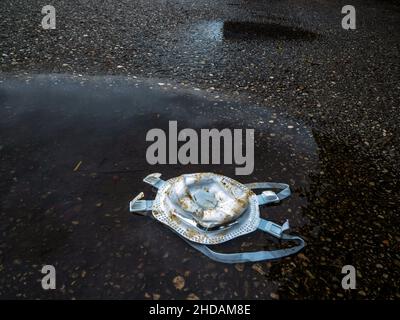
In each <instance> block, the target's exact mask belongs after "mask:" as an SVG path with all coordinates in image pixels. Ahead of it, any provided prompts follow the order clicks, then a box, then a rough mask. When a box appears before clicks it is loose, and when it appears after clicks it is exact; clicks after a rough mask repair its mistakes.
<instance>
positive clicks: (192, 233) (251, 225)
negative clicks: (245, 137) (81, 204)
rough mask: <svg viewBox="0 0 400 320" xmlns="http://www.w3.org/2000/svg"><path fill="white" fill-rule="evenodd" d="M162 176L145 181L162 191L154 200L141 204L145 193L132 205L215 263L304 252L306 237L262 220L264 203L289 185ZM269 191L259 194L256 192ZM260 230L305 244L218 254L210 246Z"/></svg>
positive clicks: (204, 175) (284, 193)
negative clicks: (267, 249) (276, 248)
mask: <svg viewBox="0 0 400 320" xmlns="http://www.w3.org/2000/svg"><path fill="white" fill-rule="evenodd" d="M160 176H161V174H158V173H156V174H151V175H149V176H147V177H146V178H145V179H144V181H145V182H147V183H149V184H151V185H152V186H154V187H155V188H157V189H158V192H157V195H156V198H155V199H154V200H140V199H141V198H142V197H143V193H140V194H139V195H138V196H137V197H136V198H135V199H133V200H132V201H131V202H130V211H131V212H145V211H151V212H152V217H153V218H155V219H156V220H158V221H160V222H161V223H163V224H165V225H167V226H168V227H169V228H170V229H172V230H173V231H174V232H175V233H177V234H178V235H180V236H181V237H182V238H183V239H185V240H186V241H187V242H188V243H189V244H190V245H191V246H192V247H194V248H195V249H197V250H199V251H200V252H202V253H204V254H205V255H207V256H208V257H210V258H211V259H213V260H216V261H220V262H225V263H238V262H247V261H261V260H271V259H278V258H281V257H284V256H288V255H291V254H293V253H296V252H298V251H299V250H301V249H302V248H303V247H304V241H303V239H301V238H299V237H296V236H291V235H288V234H286V233H284V231H285V230H287V229H288V228H289V224H288V221H286V223H285V224H283V225H282V226H280V225H278V224H276V223H273V222H271V221H268V220H265V219H262V218H260V210H259V206H260V205H265V204H268V203H277V202H279V201H281V200H283V199H284V198H286V197H288V196H289V195H290V189H289V186H288V185H286V184H282V183H273V182H265V183H252V184H247V185H243V184H241V183H239V182H237V181H235V180H233V179H231V178H229V177H225V176H222V175H218V174H214V173H195V174H184V175H181V176H179V177H176V178H172V179H169V180H167V181H164V180H162V179H160ZM265 188H269V189H280V192H279V193H275V192H273V191H270V190H267V191H264V192H262V193H261V194H259V195H256V194H255V193H254V191H253V189H265ZM255 230H261V231H264V232H267V233H269V234H271V235H273V236H274V237H277V238H280V239H283V240H293V241H296V242H299V245H297V246H295V247H291V248H288V249H280V250H272V251H258V252H241V253H228V254H227V253H218V252H215V251H212V250H211V249H210V248H209V247H207V245H210V244H211V245H212V244H218V243H223V242H226V241H228V240H232V239H234V238H236V237H238V236H241V235H244V234H248V233H250V232H253V231H255Z"/></svg>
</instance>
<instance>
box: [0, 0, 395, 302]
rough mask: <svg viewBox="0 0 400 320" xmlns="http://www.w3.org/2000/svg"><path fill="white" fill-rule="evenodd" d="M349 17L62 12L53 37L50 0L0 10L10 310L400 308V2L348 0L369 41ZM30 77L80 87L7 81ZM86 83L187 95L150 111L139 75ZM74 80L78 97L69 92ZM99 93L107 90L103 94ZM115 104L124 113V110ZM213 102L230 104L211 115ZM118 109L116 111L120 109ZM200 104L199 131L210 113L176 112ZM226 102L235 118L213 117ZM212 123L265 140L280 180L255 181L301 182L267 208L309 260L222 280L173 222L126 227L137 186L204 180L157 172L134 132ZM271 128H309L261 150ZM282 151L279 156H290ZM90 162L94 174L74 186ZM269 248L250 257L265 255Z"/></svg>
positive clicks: (117, 6) (68, 4)
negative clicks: (181, 301)
mask: <svg viewBox="0 0 400 320" xmlns="http://www.w3.org/2000/svg"><path fill="white" fill-rule="evenodd" d="M78 3H79V4H80V5H79V6H78ZM82 3H83V4H82ZM344 4H347V3H344V2H342V1H336V2H335V1H329V2H328V1H312V2H310V1H268V2H266V1H218V2H215V1H196V2H191V1H152V2H151V3H148V2H147V1H127V0H126V1H120V2H118V3H113V2H112V1H103V2H102V3H101V5H100V4H98V2H97V1H84V2H82V1H79V2H78V1H54V3H53V5H54V6H55V7H56V9H57V29H56V30H51V31H46V30H42V29H41V28H40V20H41V15H40V8H41V6H42V3H40V1H29V4H26V1H13V2H12V4H11V3H10V1H3V2H1V4H0V18H1V19H0V52H1V57H0V68H1V69H0V70H1V71H2V72H3V76H2V78H3V82H2V83H1V90H2V91H1V97H0V103H1V111H0V112H1V136H2V141H1V146H2V147H1V148H2V149H1V163H2V166H1V170H2V182H1V194H2V195H1V197H2V211H1V219H2V224H1V228H2V230H1V265H0V272H1V277H0V294H1V297H3V298H12V297H21V298H24V297H25V298H36V297H40V298H48V297H49V298H52V297H53V298H72V297H75V298H90V297H101V298H149V299H156V298H161V299H163V298H164V299H170V298H187V297H188V296H189V295H190V294H193V295H190V297H199V298H204V299H212V298H225V299H228V298H229V299H231V298H281V299H282V298H297V299H300V298H336V299H346V298H361V299H365V298H397V299H398V298H400V293H399V290H398V287H399V278H400V277H399V266H400V257H399V251H400V250H399V241H400V238H399V227H398V225H399V218H398V212H397V211H398V208H397V206H398V202H399V201H398V198H399V195H398V184H399V183H398V179H399V166H398V164H399V148H398V145H399V130H398V120H399V116H398V112H397V108H398V104H399V89H400V87H399V74H400V72H399V25H400V24H399V22H400V21H399V20H400V15H399V6H398V5H397V4H396V3H395V2H392V1H354V2H353V3H352V4H353V5H354V6H355V7H356V9H357V30H355V31H351V32H348V31H344V30H342V29H341V25H340V19H341V14H340V10H341V7H342V6H343V5H344ZM78 7H79V8H78ZM271 30H272V31H271ZM23 72H28V73H42V74H43V73H63V74H64V73H68V74H75V75H77V78H78V80H76V79H75V80H68V78H65V79H64V80H63V78H61V80H60V81H61V85H60V86H61V88H62V90H60V89H56V88H52V87H50V88H48V89H46V85H42V88H41V89H40V85H39V84H35V83H36V82H35V81H33V84H31V86H28V87H26V84H25V79H24V78H23V77H22V79H21V82H19V81H17V80H10V77H11V78H13V74H21V73H23ZM78 74H83V75H84V76H83V77H85V76H87V75H123V76H129V77H131V78H132V77H133V76H136V77H139V78H140V79H154V78H157V79H160V78H161V79H162V80H146V81H149V82H148V83H147V82H146V81H145V82H146V83H147V84H146V85H147V86H152V87H154V88H153V89H152V90H155V91H156V92H159V91H160V90H159V88H157V89H155V88H156V83H157V82H159V81H161V82H164V83H171V84H172V85H171V86H167V87H168V88H167V89H166V90H165V91H166V92H170V91H172V92H175V91H174V90H176V92H178V93H176V94H177V95H178V98H175V99H173V98H172V99H171V98H168V97H164V94H166V95H167V96H168V95H169V94H171V93H166V92H164V91H163V90H164V89H162V90H161V92H159V93H157V94H155V95H154V99H155V104H154V106H153V108H154V109H153V108H150V109H149V108H144V106H145V105H147V103H148V101H147V99H148V97H152V96H153V94H154V91H152V94H148V95H146V96H145V97H146V98H143V97H142V94H143V92H146V90H147V89H144V88H142V87H141V90H139V91H137V90H136V89H132V92H130V91H131V90H129V89H128V88H129V86H133V87H135V81H139V80H138V79H136V80H135V79H133V80H129V81H132V83H130V84H128V83H126V81H128V80H123V78H122V79H120V80H118V79H119V78H111V79H112V80H109V81H111V82H113V81H117V83H118V85H117V86H116V87H117V88H118V87H121V89H120V91H118V89H116V88H115V87H114V89H107V90H105V89H104V88H105V87H107V86H108V84H107V83H104V81H106V80H104V79H97V80H96V79H91V78H87V79H88V80H87V81H83V80H79V78H82V77H79V76H78ZM38 81H39V80H38ZM40 81H43V82H44V83H46V81H48V80H46V79H42V80H40ZM40 81H39V82H40ZM64 81H65V83H69V82H68V81H72V82H73V84H70V85H69V86H66V88H64V85H63V83H64ZM96 81H98V82H96ZM118 81H121V82H122V83H119V82H118ZM129 81H128V82H129ZM80 82H83V84H82V85H81V86H83V87H80V85H78V84H77V83H80ZM87 82H88V83H87ZM31 83H32V82H31ZM96 83H98V85H99V86H100V88H101V89H100V90H98V89H97V91H96V90H95V89H93V87H96ZM35 86H37V87H35ZM173 86H176V87H177V89H173ZM32 88H36V90H37V91H35V90H34V91H33V92H31V91H30V90H33V89H32ZM183 88H187V90H189V91H190V89H191V88H199V89H201V91H200V92H201V94H200V93H199V92H198V91H195V93H194V94H195V95H194V96H192V95H191V94H190V93H189V92H187V91H185V90H184V89H183ZM40 90H45V91H46V90H48V91H49V93H47V91H46V94H45V93H44V91H40ZM68 90H71V91H70V92H69V94H68ZM149 90H150V89H149ZM60 91H61V92H60ZM37 92H42V94H41V95H40V96H37ZM91 92H92V93H91ZM93 92H94V93H93ZM23 93H26V95H24V94H23ZM121 94H124V95H125V94H126V100H123V99H121V100H118V99H119V98H117V102H114V101H115V99H114V98H112V97H120V96H121ZM199 94H200V95H201V96H200V97H198V96H197V95H199ZM47 95H49V97H48V101H47V102H46V101H43V100H45V99H44V97H45V96H47ZM202 95H204V96H205V97H203V96H202ZM138 96H139V97H142V98H138ZM74 97H81V98H80V99H76V98H74ZM99 97H102V99H99ZM216 97H217V98H216ZM10 99H11V100H10ZM74 99H76V100H74ZM135 99H138V101H136V100H135ZM152 99H153V98H152ZM169 99H171V100H169ZM132 100H133V101H136V102H135V105H142V108H144V110H143V115H141V117H143V118H142V119H143V121H138V120H137V119H136V117H137V116H138V115H137V113H136V112H133V111H132V110H131V109H130V108H129V106H130V105H132ZM165 100H166V101H165ZM214 100H217V101H218V100H222V101H220V102H219V103H218V105H217V106H214ZM107 101H109V103H105V102H107ZM150 101H152V100H150ZM160 101H163V102H162V103H159V102H160ZM211 101H213V102H211ZM35 102H36V103H35ZM110 103H115V110H120V112H117V111H115V110H114V109H113V110H109V109H108V106H109V105H110ZM54 105H57V106H58V107H57V108H58V109H56V110H57V111H54V110H53V109H52V108H50V106H52V107H53V106H54ZM165 105H169V106H170V109H168V110H169V111H168V112H166V111H164V112H163V111H162V110H166V109H165V108H164V106H165ZM175 105H176V107H175ZM27 106H28V107H27ZM188 106H189V108H190V110H192V112H193V114H195V115H196V117H200V118H201V116H200V115H198V114H201V113H202V112H203V113H204V111H202V109H203V108H204V110H209V111H208V113H207V114H206V115H205V116H204V115H203V118H202V119H203V121H204V122H199V123H197V122H195V121H193V120H192V117H190V116H188V115H185V113H184V112H180V111H182V110H183V108H184V107H185V108H188ZM196 106H197V107H196ZM200 106H201V107H200ZM228 106H229V107H230V106H232V107H233V108H235V112H234V113H229V112H220V110H218V109H217V108H219V107H221V108H229V107H228ZM211 107H212V109H209V108H211ZM214 107H215V108H214ZM25 108H28V110H25ZM93 108H95V110H93ZM139 109H140V108H139ZM216 109H217V110H216ZM222 110H225V109H222ZM249 110H251V112H249ZM114 111H115V112H114ZM157 114H158V115H159V118H158V117H157ZM210 114H213V115H214V114H215V119H216V120H215V121H217V124H218V122H219V124H220V125H221V126H227V127H234V126H236V125H240V126H242V125H249V126H254V127H255V128H258V130H259V132H260V133H262V132H265V135H262V136H259V137H258V139H256V144H257V145H258V147H257V148H258V150H259V151H261V152H257V153H256V157H258V159H256V163H268V164H269V165H270V166H271V167H270V168H271V169H272V170H271V171H270V170H268V167H267V168H265V167H264V166H263V167H260V166H257V169H256V171H255V173H254V175H253V176H252V177H247V178H246V179H249V181H252V180H253V179H252V178H253V177H257V178H258V179H260V180H262V179H267V178H271V179H274V180H286V181H289V182H290V183H291V184H292V185H294V188H295V195H294V197H293V199H292V200H290V201H288V202H287V203H285V204H284V205H283V207H280V208H279V207H277V208H275V207H274V208H272V209H271V210H274V212H276V216H275V217H276V219H277V220H278V221H281V220H280V219H283V218H284V217H285V216H286V215H285V214H284V213H286V212H288V213H290V216H289V218H291V219H292V220H294V221H293V227H294V231H295V232H298V233H299V234H301V235H302V236H304V237H305V238H306V240H307V243H308V246H307V248H306V249H305V250H304V252H303V253H302V254H301V255H298V256H296V257H293V258H290V259H285V260H284V261H281V262H279V263H277V262H274V263H261V264H260V265H256V266H252V265H251V264H250V265H246V266H224V265H220V264H216V263H213V262H211V261H208V260H207V259H206V258H204V257H201V256H200V255H199V254H198V253H195V252H193V251H192V250H191V249H189V248H187V246H186V245H185V244H184V243H182V242H181V241H179V239H176V237H175V236H174V235H173V234H170V233H169V232H168V230H166V229H165V228H163V227H162V226H160V225H156V224H154V223H152V222H149V221H145V220H143V219H141V218H138V217H132V216H130V215H129V214H127V213H126V210H125V209H126V208H124V204H125V203H126V202H127V201H128V200H129V199H130V197H131V196H132V195H134V194H135V193H136V191H140V190H142V188H145V190H147V192H146V194H151V192H150V190H149V189H146V187H145V186H142V184H139V183H138V181H140V180H141V178H142V177H143V176H145V175H147V173H148V170H149V169H151V171H161V172H164V171H165V172H167V173H166V174H165V175H166V176H168V177H169V176H175V175H177V174H179V173H182V172H193V168H188V167H184V168H182V167H179V166H178V167H174V168H171V167H168V168H166V169H165V170H164V169H162V168H161V169H157V168H154V170H153V168H149V166H148V165H147V164H146V163H145V162H144V161H143V160H144V159H143V158H140V157H141V156H143V154H144V153H143V150H144V145H143V144H142V143H144V139H137V137H138V134H139V133H140V132H143V130H146V128H148V127H154V125H155V124H158V123H159V124H160V126H163V125H165V122H166V121H167V120H168V119H173V120H175V119H178V118H179V119H182V122H183V123H184V124H185V125H186V126H190V127H194V128H199V127H201V126H205V127H211V124H212V123H213V121H210V119H211V120H212V119H214V116H213V117H210V116H209V115H210ZM273 114H275V116H276V117H277V118H278V119H279V122H280V123H284V124H286V123H291V121H292V122H293V123H298V124H301V128H302V129H301V130H300V129H299V131H296V133H290V131H289V136H291V137H292V139H293V144H292V147H290V146H286V147H283V148H282V149H281V146H285V140H284V139H281V138H280V135H279V134H278V135H277V136H278V138H279V139H278V138H274V139H269V140H268V139H267V140H265V139H266V138H265V137H268V134H270V133H271V131H270V130H273V129H272V128H271V126H270V124H269V122H268V120H269V119H270V118H271V117H272V115H273ZM207 115H208V116H207ZM236 115H237V116H236ZM239 115H240V116H239ZM154 117H155V118H156V119H154ZM110 118H111V119H114V120H115V122H113V121H109V119H110ZM157 119H158V120H157ZM130 121H132V123H133V124H135V125H134V126H131V122H130ZM150 123H151V124H150ZM200 125H201V126H200ZM282 128H285V126H282ZM286 128H287V126H286ZM286 131H287V129H285V130H284V134H283V136H285V134H287V132H286ZM256 132H257V129H256ZM308 132H311V133H312V135H311V136H310V134H308ZM28 137H29V138H28ZM263 137H264V138H263ZM132 140H135V141H136V140H138V141H140V142H139V144H138V145H137V144H136V142H135V143H132V142H131V141H132ZM286 143H287V141H286ZM270 148H272V150H275V151H276V150H281V152H280V153H279V154H278V155H279V156H278V157H276V156H275V153H274V152H272V153H270V151H269V150H270ZM291 148H292V149H291ZM285 150H286V151H287V152H285ZM292 154H293V155H292ZM304 157H306V159H304ZM103 159H104V160H103ZM276 160H281V161H276ZM78 161H82V171H79V172H78V173H77V172H73V171H72V169H73V167H74V165H75V164H76V162H78ZM115 166H116V167H117V168H121V167H122V168H123V169H122V170H120V169H115ZM282 166H283V167H285V170H283V169H282ZM127 168H128V169H127ZM132 168H134V169H132ZM196 169H197V168H196ZM199 169H200V168H199ZM210 169H212V170H221V171H220V172H222V173H224V174H227V175H232V172H233V171H232V168H231V167H230V168H226V167H218V168H210ZM83 170H87V171H83ZM115 170H116V171H117V172H115ZM136 170H143V172H142V171H136ZM100 171H104V172H103V173H102V172H100ZM271 172H272V173H271ZM244 182H248V181H244ZM48 192H50V193H48ZM285 206H286V207H285ZM299 207H301V208H299ZM288 209H291V212H289V211H288ZM281 210H282V211H281ZM271 214H272V213H271ZM296 217H297V218H296ZM296 219H297V221H296ZM150 228H151V229H150ZM148 229H150V230H151V231H149V230H148ZM149 234H150V235H151V237H149ZM257 237H258V236H257V235H255V236H254V237H251V238H248V239H247V238H246V239H245V244H246V245H248V246H250V247H252V248H255V247H254V246H257V245H259V244H264V243H265V239H264V238H263V237H261V238H260V237H259V238H257ZM161 241H162V242H161ZM160 243H162V245H161V246H160ZM177 254H182V255H181V258H180V259H177V258H176V255H177ZM162 257H163V258H162ZM161 258H162V260H161ZM43 259H44V260H46V261H47V260H52V261H55V262H54V264H55V265H56V266H57V267H59V268H60V269H61V270H62V271H61V272H59V277H60V283H62V285H61V287H60V290H57V291H56V292H51V293H48V292H43V291H42V290H41V289H40V288H39V286H38V282H37V281H38V279H40V274H39V270H40V265H41V264H42V263H43V261H42V260H43ZM160 260H161V261H162V263H161V262H160ZM199 261H202V263H201V264H200V263H199ZM46 263H49V262H46ZM345 264H353V265H354V266H355V267H356V268H357V271H358V272H357V275H358V277H357V289H356V290H353V291H350V292H349V291H344V290H343V289H342V288H341V284H340V283H341V277H342V275H341V274H340V270H341V267H342V266H343V265H345ZM177 275H181V276H182V277H184V279H185V287H184V289H182V290H177V289H176V288H175V287H174V284H173V282H172V280H173V279H174V277H176V276H177Z"/></svg>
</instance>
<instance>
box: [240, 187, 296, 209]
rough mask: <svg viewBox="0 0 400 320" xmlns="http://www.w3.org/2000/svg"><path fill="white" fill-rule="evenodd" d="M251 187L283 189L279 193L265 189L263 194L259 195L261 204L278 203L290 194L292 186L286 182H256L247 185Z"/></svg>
mask: <svg viewBox="0 0 400 320" xmlns="http://www.w3.org/2000/svg"><path fill="white" fill-rule="evenodd" d="M245 186H246V187H247V188H249V189H281V191H279V192H278V193H275V192H273V191H264V192H263V193H262V194H259V195H257V201H258V204H259V205H263V204H267V203H277V202H279V201H281V200H283V199H285V198H287V197H289V196H290V194H291V192H290V188H289V185H287V184H286V183H277V182H254V183H248V184H246V185H245Z"/></svg>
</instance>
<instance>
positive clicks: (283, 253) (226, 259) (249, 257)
mask: <svg viewBox="0 0 400 320" xmlns="http://www.w3.org/2000/svg"><path fill="white" fill-rule="evenodd" d="M276 226H278V225H277V224H275V223H273V222H270V221H267V220H264V219H261V221H260V224H259V225H258V229H259V230H262V231H264V232H267V233H270V234H272V235H273V236H275V237H278V238H279V239H282V240H288V241H290V240H292V241H296V242H298V243H299V244H298V245H297V246H295V247H291V248H287V249H279V250H271V251H255V252H240V253H219V252H215V251H213V250H211V249H210V248H209V247H207V246H206V245H204V244H199V243H195V242H192V241H189V240H187V239H185V238H183V237H182V238H183V239H184V240H185V241H186V242H187V243H188V244H189V245H191V246H192V247H193V248H195V249H196V250H198V251H200V252H201V253H203V254H204V255H206V256H207V257H209V258H210V259H212V260H215V261H218V262H223V263H242V262H256V261H265V260H276V259H280V258H283V257H287V256H289V255H292V254H295V253H297V252H299V251H300V250H301V249H303V248H304V245H305V243H304V240H303V239H302V238H300V237H296V236H291V235H288V234H284V233H282V232H280V233H279V232H277V231H276V230H274V229H275V228H276ZM278 227H279V226H278ZM278 234H279V236H278Z"/></svg>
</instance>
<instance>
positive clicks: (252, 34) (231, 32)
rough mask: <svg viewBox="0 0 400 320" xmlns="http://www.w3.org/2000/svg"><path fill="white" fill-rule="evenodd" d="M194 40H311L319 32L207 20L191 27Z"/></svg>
mask: <svg viewBox="0 0 400 320" xmlns="http://www.w3.org/2000/svg"><path fill="white" fill-rule="evenodd" d="M190 33H191V38H192V40H193V41H195V42H196V41H199V42H202V41H207V42H210V41H214V42H221V41H224V40H240V41H246V40H261V41H262V40H303V41H311V40H314V39H315V38H316V37H317V34H315V33H313V32H311V31H307V30H305V29H301V28H298V27H291V26H286V25H281V24H278V23H266V22H263V23H260V22H241V21H206V22H202V23H199V24H197V25H196V26H195V27H194V28H192V29H191V31H190Z"/></svg>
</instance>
